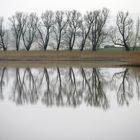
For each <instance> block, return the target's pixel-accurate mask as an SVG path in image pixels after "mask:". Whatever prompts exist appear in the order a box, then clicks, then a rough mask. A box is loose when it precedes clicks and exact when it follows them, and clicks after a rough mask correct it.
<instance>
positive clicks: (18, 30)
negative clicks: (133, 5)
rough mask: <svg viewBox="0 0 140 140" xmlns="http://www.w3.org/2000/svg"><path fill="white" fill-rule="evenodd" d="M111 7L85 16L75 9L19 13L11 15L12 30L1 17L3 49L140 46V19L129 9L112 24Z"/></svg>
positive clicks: (1, 45) (127, 47)
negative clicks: (110, 18)
mask: <svg viewBox="0 0 140 140" xmlns="http://www.w3.org/2000/svg"><path fill="white" fill-rule="evenodd" d="M108 19H109V10H108V9H107V8H103V9H102V10H95V11H89V12H87V13H86V14H84V15H82V14H81V13H80V12H78V11H76V10H72V11H56V12H53V11H46V12H44V13H42V15H41V17H38V16H37V14H36V13H30V14H26V13H23V12H16V13H15V15H13V16H11V17H9V25H10V27H9V29H6V27H4V20H3V17H0V49H1V50H4V51H6V50H7V49H8V48H10V47H14V48H15V49H16V50H17V51H19V50H21V49H26V50H27V51H29V50H30V49H31V48H32V47H34V46H37V47H38V48H42V49H44V51H46V50H47V49H55V50H57V51H58V50H60V49H68V50H70V51H71V50H73V49H79V50H81V51H83V50H85V49H91V50H93V51H96V50H97V49H98V48H100V47H102V46H103V45H104V44H106V45H110V44H111V45H112V46H121V47H124V48H125V50H126V51H129V50H130V49H131V48H132V49H133V50H135V49H136V47H140V34H139V31H140V20H139V18H138V19H137V23H136V25H135V24H134V21H133V19H132V18H131V17H130V15H129V13H128V12H126V13H125V12H122V11H120V12H118V14H117V16H116V24H115V25H113V26H112V25H109V24H110V23H109V22H108Z"/></svg>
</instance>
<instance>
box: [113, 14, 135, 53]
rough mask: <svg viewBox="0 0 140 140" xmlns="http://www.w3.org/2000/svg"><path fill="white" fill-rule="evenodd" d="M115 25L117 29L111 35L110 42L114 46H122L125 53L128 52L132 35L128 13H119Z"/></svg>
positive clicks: (131, 22)
mask: <svg viewBox="0 0 140 140" xmlns="http://www.w3.org/2000/svg"><path fill="white" fill-rule="evenodd" d="M116 25H117V28H116V29H114V30H112V33H111V39H112V42H113V43H114V45H119V46H123V47H125V50H126V51H129V50H130V43H131V38H132V33H133V20H132V19H131V18H130V17H129V13H128V12H126V13H124V12H119V13H118V14H117V21H116Z"/></svg>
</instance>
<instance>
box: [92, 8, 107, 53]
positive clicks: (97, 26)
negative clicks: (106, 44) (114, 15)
mask: <svg viewBox="0 0 140 140" xmlns="http://www.w3.org/2000/svg"><path fill="white" fill-rule="evenodd" d="M108 14H109V10H108V9H106V8H103V10H102V11H100V10H96V11H94V13H93V17H94V22H93V23H92V27H91V36H89V38H90V40H91V43H92V50H93V51H95V50H96V49H97V48H98V47H99V46H100V45H101V43H103V41H104V39H105V38H106V36H107V33H105V31H104V26H105V24H106V21H107V18H108Z"/></svg>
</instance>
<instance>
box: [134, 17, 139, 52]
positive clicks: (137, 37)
mask: <svg viewBox="0 0 140 140" xmlns="http://www.w3.org/2000/svg"><path fill="white" fill-rule="evenodd" d="M139 37H140V19H139V18H138V19H137V24H136V33H135V38H134V46H133V51H134V50H135V49H136V47H137V45H139V44H138V42H139Z"/></svg>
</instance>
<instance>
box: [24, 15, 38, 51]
mask: <svg viewBox="0 0 140 140" xmlns="http://www.w3.org/2000/svg"><path fill="white" fill-rule="evenodd" d="M38 22H39V19H38V17H37V15H36V13H31V14H30V15H29V16H28V18H27V23H26V24H25V26H24V29H23V31H22V38H23V43H24V46H25V48H26V50H27V51H29V50H30V49H31V47H32V44H33V41H34V38H35V34H36V32H37V26H38Z"/></svg>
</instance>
